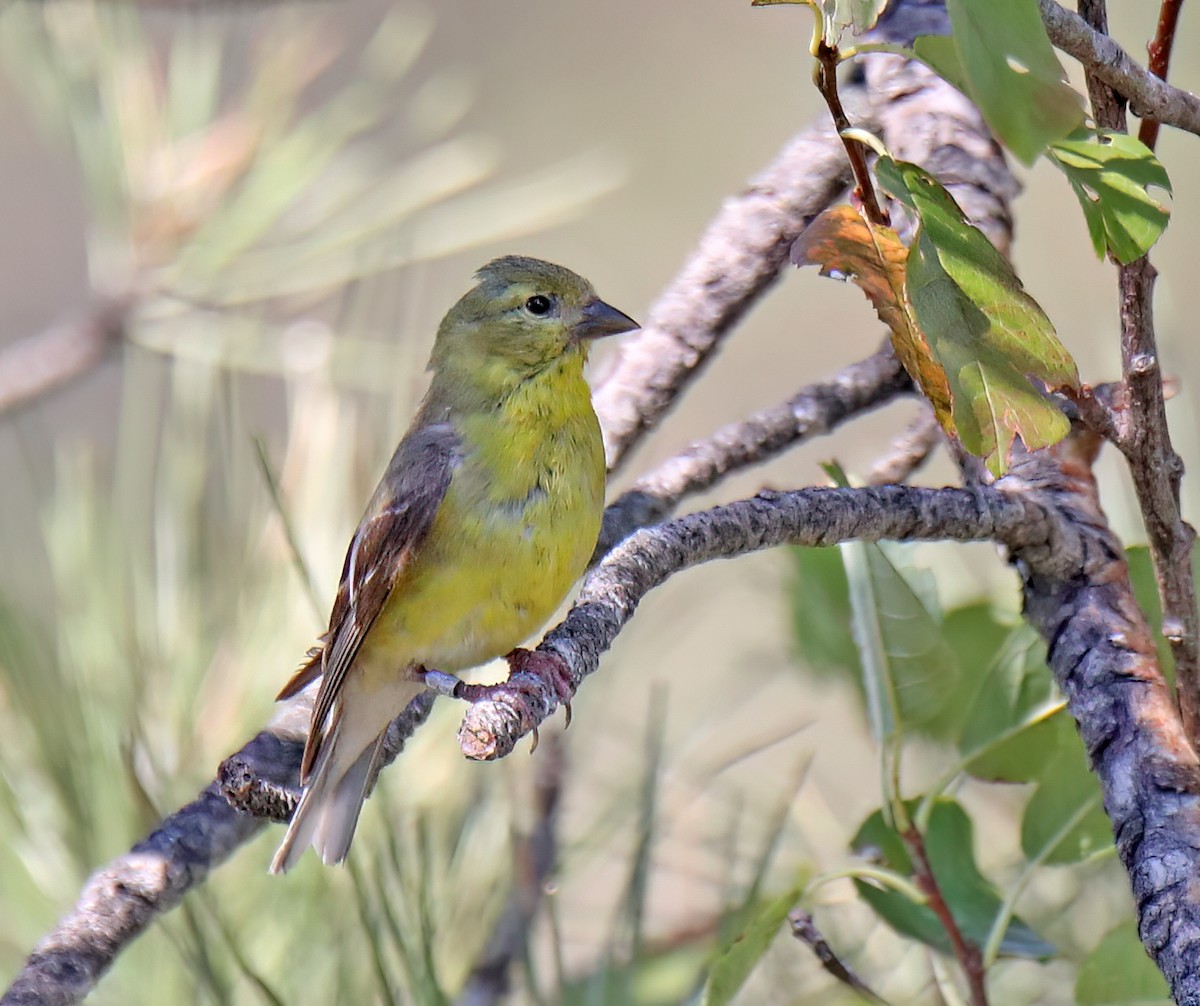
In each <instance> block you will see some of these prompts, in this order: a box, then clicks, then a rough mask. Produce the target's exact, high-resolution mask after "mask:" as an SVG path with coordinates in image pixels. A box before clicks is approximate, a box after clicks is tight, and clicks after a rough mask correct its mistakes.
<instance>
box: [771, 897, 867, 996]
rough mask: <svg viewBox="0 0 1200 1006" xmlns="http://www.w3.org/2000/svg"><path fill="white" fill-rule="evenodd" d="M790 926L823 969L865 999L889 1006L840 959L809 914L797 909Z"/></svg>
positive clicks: (789, 921) (791, 917) (790, 920)
mask: <svg viewBox="0 0 1200 1006" xmlns="http://www.w3.org/2000/svg"><path fill="white" fill-rule="evenodd" d="M788 925H789V926H791V927H792V935H793V936H794V937H796V939H798V940H799V941H800V942H801V943H803V944H804V945H805V946H806V947H808V948H809V950H811V951H812V952H813V953H814V954H815V955H816V958H817V960H818V961H820V962H821V967H823V968H824V969H825V970H826V971H828V972H829V973H830V974H831V975H833V977H834V978H836V979H837V980H838V981H839V982H841V983H842V984H843V985H846V986H849V987H850V988H852V989H854V991H855V992H857V993H858V994H859V995H860V996H862V997H863V998H864V999H867V1000H869V1001H870V1002H873V1003H879V1004H881V1006H888V1004H887V1000H886V999H884V998H883V997H882V996H880V995H879V994H877V993H876V992H875V990H874V989H872V988H871V986H869V985H868V984H867V983H866V982H864V981H863V980H862V979H861V978H859V977H858V975H857V974H855V972H854V969H853V968H851V967H850V965H849V964H847V963H846V962H845V961H843V960H842V959H841V958H840V957H838V955H837V954H836V953H835V952H834V949H833V947H831V946H830V945H829V941H828V940H827V939H825V936H824V935H823V934H822V933H821V930H819V929H818V928H817V924H816V922H814V921H813V917H812V916H811V915H809V913H808V912H806V911H803V910H802V909H799V908H797V909H795V910H794V911H793V912H791V913H790V914H789V915H788Z"/></svg>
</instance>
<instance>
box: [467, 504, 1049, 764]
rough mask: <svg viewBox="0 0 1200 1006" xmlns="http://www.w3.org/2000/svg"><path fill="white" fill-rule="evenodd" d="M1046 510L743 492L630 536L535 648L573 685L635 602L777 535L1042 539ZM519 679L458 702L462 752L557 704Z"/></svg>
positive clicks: (806, 540)
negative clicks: (747, 495) (745, 495)
mask: <svg viewBox="0 0 1200 1006" xmlns="http://www.w3.org/2000/svg"><path fill="white" fill-rule="evenodd" d="M1046 518H1047V514H1046V512H1045V511H1044V510H1043V509H1041V508H1040V507H1038V506H1030V505H1027V503H1026V501H1025V500H1023V499H1020V498H1018V497H1015V496H1012V495H1009V494H1003V493H1000V492H998V491H997V490H995V489H988V488H979V489H970V490H967V489H949V488H948V489H923V488H913V487H910V486H875V487H870V488H866V489H828V488H814V489H799V490H796V491H794V492H786V493H779V492H762V493H759V495H757V496H755V497H754V498H753V499H748V500H741V501H739V502H736V503H730V504H727V505H725V506H718V507H714V508H712V509H711V510H704V511H702V512H700V513H694V514H689V515H688V516H686V517H680V518H677V519H676V520H673V521H669V522H667V523H665V524H659V525H657V526H655V527H650V528H643V529H642V530H640V531H637V532H635V533H634V534H632V535H630V536H629V537H628V538H626V539H625V540H624V541H622V542H621V543H620V544H619V545H618V546H617V547H616V548H614V549H613V550H612V552H610V553H609V554H608V555H607V556H606V557H605V558H604V559H603V560H602V561H601V562H600V563H599V565H597V566H596V567H595V569H593V570H592V572H591V573H590V574H589V575H588V576H587V578H586V579H585V580H584V583H583V589H582V590H581V591H580V595H579V600H578V601H577V602H576V603H575V606H574V607H573V608H572V609H571V611H570V613H569V614H568V615H567V617H566V619H565V620H564V621H563V622H562V623H561V624H560V625H559V626H558V627H557V628H555V629H553V630H552V631H551V632H550V633H548V634H547V635H546V637H545V639H543V640H542V643H541V645H540V646H539V647H538V650H539V651H540V652H544V653H548V654H552V655H554V656H556V657H557V658H558V659H559V660H560V661H561V664H562V667H563V669H564V671H565V675H566V677H567V678H568V679H569V687H570V691H571V692H572V693H573V692H574V691H575V690H576V689H578V687H579V684H580V682H581V681H582V680H583V678H584V677H586V676H587V675H588V674H591V673H592V672H593V671H594V670H595V669H596V667H597V665H598V664H599V662H600V656H601V654H602V653H604V651H605V650H607V649H608V648H609V646H611V645H612V642H613V640H614V639H616V637H617V634H618V633H619V632H620V631H621V629H622V628H624V626H625V624H626V623H627V622H628V621H629V619H630V618H632V617H633V613H634V611H635V610H636V608H637V606H638V604H639V603H640V602H641V600H642V598H643V597H645V595H646V594H647V593H648V592H649V591H650V590H652V589H653V588H654V587H657V586H658V585H659V584H660V583H662V582H663V581H664V580H666V579H667V578H668V577H670V576H671V575H673V574H675V573H678V572H679V571H681V570H684V569H688V568H689V567H691V566H695V565H699V564H700V563H702V562H709V561H711V560H713V559H729V558H732V557H734V556H737V555H745V554H746V553H748V552H755V551H758V550H760V549H764V548H771V547H774V546H776V545H782V544H785V543H789V544H795V545H834V544H837V543H838V542H841V541H849V540H851V539H854V540H858V541H881V540H884V539H888V540H896V541H934V540H937V541H941V540H952V541H981V540H986V539H989V538H994V539H998V540H1002V541H1013V542H1017V541H1019V542H1021V543H1022V544H1029V543H1031V542H1035V541H1040V542H1048V541H1049V540H1050V539H1051V538H1052V537H1055V536H1056V534H1057V532H1054V531H1053V529H1052V528H1051V527H1049V526H1048V524H1047V520H1046ZM515 677H517V676H514V678H515ZM519 677H520V679H521V680H520V681H519V682H516V684H517V685H519V687H514V688H512V689H509V690H506V689H505V688H504V686H496V687H495V688H494V689H493V697H492V698H490V699H487V700H483V701H480V702H476V703H474V704H472V705H471V707H470V708H469V709H468V710H467V714H466V716H465V717H464V718H463V722H462V726H461V728H460V729H459V735H458V736H459V746H460V747H461V748H462V751H463V754H465V755H466V756H467V757H468V758H474V759H481V760H490V759H494V758H502V757H504V756H505V755H506V754H508V753H509V752H510V751H512V749H513V747H514V746H515V745H516V744H517V742H518V741H519V740H520V739H521V737H523V736H525V735H526V734H528V733H530V732H532V730H533V729H535V728H536V727H537V725H538V724H539V723H541V722H542V721H543V720H545V719H546V718H547V717H548V716H550V715H551V714H552V713H553V712H554V710H555V709H556V708H557V707H558V705H559V701H560V700H559V696H558V692H557V690H556V687H555V682H554V681H551V680H549V679H548V677H543V676H541V675H536V674H532V673H527V674H523V675H520V676H519ZM531 720H532V721H531Z"/></svg>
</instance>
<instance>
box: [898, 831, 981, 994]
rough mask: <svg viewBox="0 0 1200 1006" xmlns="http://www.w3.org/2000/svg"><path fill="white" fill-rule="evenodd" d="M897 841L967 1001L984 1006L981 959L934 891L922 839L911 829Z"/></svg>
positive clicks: (938, 889) (940, 896) (977, 950)
mask: <svg viewBox="0 0 1200 1006" xmlns="http://www.w3.org/2000/svg"><path fill="white" fill-rule="evenodd" d="M901 837H902V838H903V839H904V847H905V848H906V849H907V850H908V855H909V858H911V859H912V864H913V879H914V880H915V881H916V882H917V887H918V888H920V891H921V893H922V894H924V895H925V897H926V898H928V899H929V907H930V908H931V909H932V910H933V913H934V915H936V916H937V917H938V921H939V922H940V923H941V924H942V928H943V929H944V930H946V935H947V936H949V937H950V947H951V949H952V950H953V951H954V957H955V960H957V961H958V965H959V967H961V968H962V971H963V975H964V976H965V977H966V979H967V991H968V993H969V994H970V997H971V1006H988V999H987V988H986V986H985V983H984V978H985V975H986V971H985V969H984V966H983V955H982V954H981V953H980V952H979V948H978V947H977V946H975V944H974V943H972V942H971V941H970V940H968V939H967V938H966V937H965V936H963V934H962V930H961V929H959V928H958V923H957V922H955V921H954V915H953V914H952V913H951V912H950V906H949V905H947V904H946V899H945V898H943V897H942V890H941V888H940V887H938V882H937V878H936V877H935V876H934V875H933V867H932V866H930V865H929V857H928V856H927V855H926V854H925V839H924V838H923V837H922V836H921V833H920V832H919V831H917V829H916V828H915V827H913V826H912V825H909V827H908V828H907V829H905V830H904V831H903V832H902V834H901Z"/></svg>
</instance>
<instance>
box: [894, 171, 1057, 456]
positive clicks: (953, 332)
mask: <svg viewBox="0 0 1200 1006" xmlns="http://www.w3.org/2000/svg"><path fill="white" fill-rule="evenodd" d="M876 173H877V175H878V178H879V182H880V184H881V185H882V186H883V187H884V188H885V189H887V190H888V191H889V192H890V193H891V194H892V195H893V196H895V197H896V198H897V199H899V200H900V201H901V202H902V203H904V204H905V205H906V206H908V207H909V208H910V209H911V210H912V211H913V212H914V213H915V214H916V215H917V217H918V219H919V221H920V227H919V229H918V233H917V237H916V240H915V241H914V243H913V245H912V248H911V249H910V252H909V256H908V263H907V266H908V274H907V282H906V288H905V295H906V297H907V299H908V300H909V301H910V302H911V304H912V307H913V310H914V312H915V315H916V319H917V324H918V326H919V327H920V330H921V331H922V332H923V333H924V335H925V340H926V344H927V346H928V351H929V354H930V356H931V358H932V361H933V363H934V364H936V366H938V367H940V368H941V369H943V370H944V372H945V375H946V380H947V383H948V385H949V390H950V396H951V408H950V415H949V416H947V415H946V414H944V412H943V411H942V410H941V409H940V408H939V402H938V401H937V399H936V398H931V401H932V402H933V405H934V408H935V410H937V411H938V412H939V415H938V418H939V420H940V421H941V422H942V425H943V426H944V427H946V428H947V429H949V430H951V431H953V432H956V433H957V435H958V437H959V439H960V440H961V441H962V443H963V446H964V447H966V449H967V450H969V451H970V452H971V453H972V454H975V455H977V456H979V457H982V458H984V459H985V461H986V463H987V466H988V468H989V470H990V471H991V472H992V473H993V474H994V475H997V476H999V475H1001V474H1002V473H1003V472H1004V469H1005V467H1006V464H1007V455H1008V451H1009V449H1010V448H1011V446H1012V443H1013V440H1014V438H1015V437H1016V436H1018V435H1019V436H1020V437H1021V440H1022V441H1023V442H1024V444H1025V446H1026V447H1028V448H1030V449H1031V450H1036V449H1038V448H1041V447H1047V446H1049V445H1050V444H1053V443H1056V442H1057V441H1058V440H1060V439H1062V437H1063V436H1065V435H1066V432H1067V430H1068V428H1069V426H1068V423H1067V420H1066V417H1065V416H1063V414H1062V412H1061V411H1060V410H1059V409H1058V408H1056V407H1055V406H1054V404H1053V403H1052V402H1050V401H1048V400H1047V399H1046V398H1045V396H1044V395H1043V394H1042V393H1041V391H1039V390H1037V389H1036V388H1035V386H1034V385H1033V384H1032V383H1031V380H1030V379H1031V378H1032V379H1034V380H1037V381H1040V382H1043V383H1044V384H1046V385H1048V386H1049V387H1051V388H1060V387H1075V386H1076V385H1077V384H1078V380H1079V378H1078V373H1077V371H1076V369H1075V363H1074V361H1073V360H1072V359H1071V356H1070V354H1069V353H1068V352H1067V351H1066V349H1065V348H1064V347H1063V345H1062V343H1060V342H1059V341H1058V337H1057V336H1056V335H1055V334H1054V327H1053V325H1051V324H1050V319H1049V318H1047V317H1046V315H1045V313H1044V312H1043V311H1042V309H1041V308H1040V307H1039V306H1038V304H1037V302H1036V301H1035V300H1034V299H1033V298H1032V297H1030V296H1029V294H1027V293H1026V292H1025V290H1024V288H1023V287H1022V285H1021V281H1020V280H1019V279H1018V278H1017V275H1016V273H1014V272H1013V270H1012V266H1010V265H1009V263H1008V261H1007V260H1006V259H1005V258H1004V256H1002V255H1001V254H1000V253H999V252H998V251H997V250H996V249H995V248H994V247H993V246H992V244H991V242H989V241H988V240H987V238H985V237H984V236H983V234H982V233H981V232H980V231H979V230H978V229H976V228H974V227H972V226H971V225H970V224H969V223H968V222H967V220H966V218H965V217H964V216H963V213H962V210H960V209H959V207H958V204H957V203H955V202H954V199H953V198H952V197H951V196H950V194H949V193H948V192H946V190H945V189H944V188H943V187H942V186H941V185H940V184H939V183H938V182H937V180H936V179H935V178H933V177H932V176H931V175H930V174H928V173H927V172H925V171H923V170H922V169H921V168H919V167H917V166H916V165H914V164H909V163H907V162H903V161H894V160H892V159H891V158H889V157H881V158H879V160H878V162H877V163H876ZM901 360H902V361H903V360H904V356H903V355H901ZM906 366H907V364H906ZM910 373H912V371H911V370H910ZM919 375H920V372H918V373H917V374H914V378H915V379H917V380H920V376H919Z"/></svg>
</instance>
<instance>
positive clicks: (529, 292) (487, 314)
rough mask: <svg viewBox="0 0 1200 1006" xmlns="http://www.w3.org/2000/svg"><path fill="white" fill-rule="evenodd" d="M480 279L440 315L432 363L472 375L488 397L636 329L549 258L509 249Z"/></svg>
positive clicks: (439, 369)
mask: <svg viewBox="0 0 1200 1006" xmlns="http://www.w3.org/2000/svg"><path fill="white" fill-rule="evenodd" d="M476 278H477V279H478V281H479V282H478V283H477V284H476V285H475V287H474V288H473V289H471V290H470V291H469V292H468V293H466V294H465V295H464V296H463V297H462V299H461V300H459V302H458V303H457V304H455V305H454V307H452V308H451V309H450V311H449V313H447V315H446V317H445V318H444V319H443V320H442V324H441V327H440V328H439V329H438V336H437V341H436V342H435V343H434V347H433V355H432V356H431V357H430V360H429V366H430V369H431V370H433V372H434V374H435V377H436V378H440V379H442V380H451V381H454V382H455V383H461V382H464V381H469V382H471V383H472V384H473V385H475V388H474V390H476V391H478V392H480V393H481V394H482V395H484V396H486V397H489V398H491V397H503V396H504V395H505V394H507V393H508V392H509V391H511V390H513V389H514V388H516V387H517V386H518V385H519V384H521V383H522V382H523V381H526V380H528V379H529V378H531V377H534V376H536V375H537V374H540V373H542V372H544V371H547V370H549V369H550V368H552V367H553V366H554V365H555V364H556V363H560V362H562V361H564V360H569V361H572V362H575V361H577V362H578V365H579V366H582V363H583V360H584V359H585V358H586V356H587V346H588V343H589V342H590V341H591V340H592V339H595V338H599V337H601V336H605V335H616V334H618V333H621V332H630V331H632V330H633V329H635V328H637V327H638V323H637V322H636V321H634V320H633V319H632V318H630V317H629V316H628V315H626V314H623V313H622V312H620V311H618V310H617V309H616V308H615V307H611V306H609V305H608V304H606V303H605V302H604V301H602V300H600V298H599V297H597V296H596V292H595V290H593V289H592V285H591V283H589V282H588V281H587V280H586V279H584V278H583V277H582V276H578V275H576V274H575V273H573V272H571V271H570V270H569V269H564V268H563V267H562V266H558V265H553V264H552V263H550V262H543V261H542V260H540V259H535V258H525V257H522V256H519V255H508V256H505V257H504V258H498V259H496V260H494V261H492V262H489V263H488V264H487V265H485V266H484V267H483V268H482V269H480V270H479V272H478V273H476Z"/></svg>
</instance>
